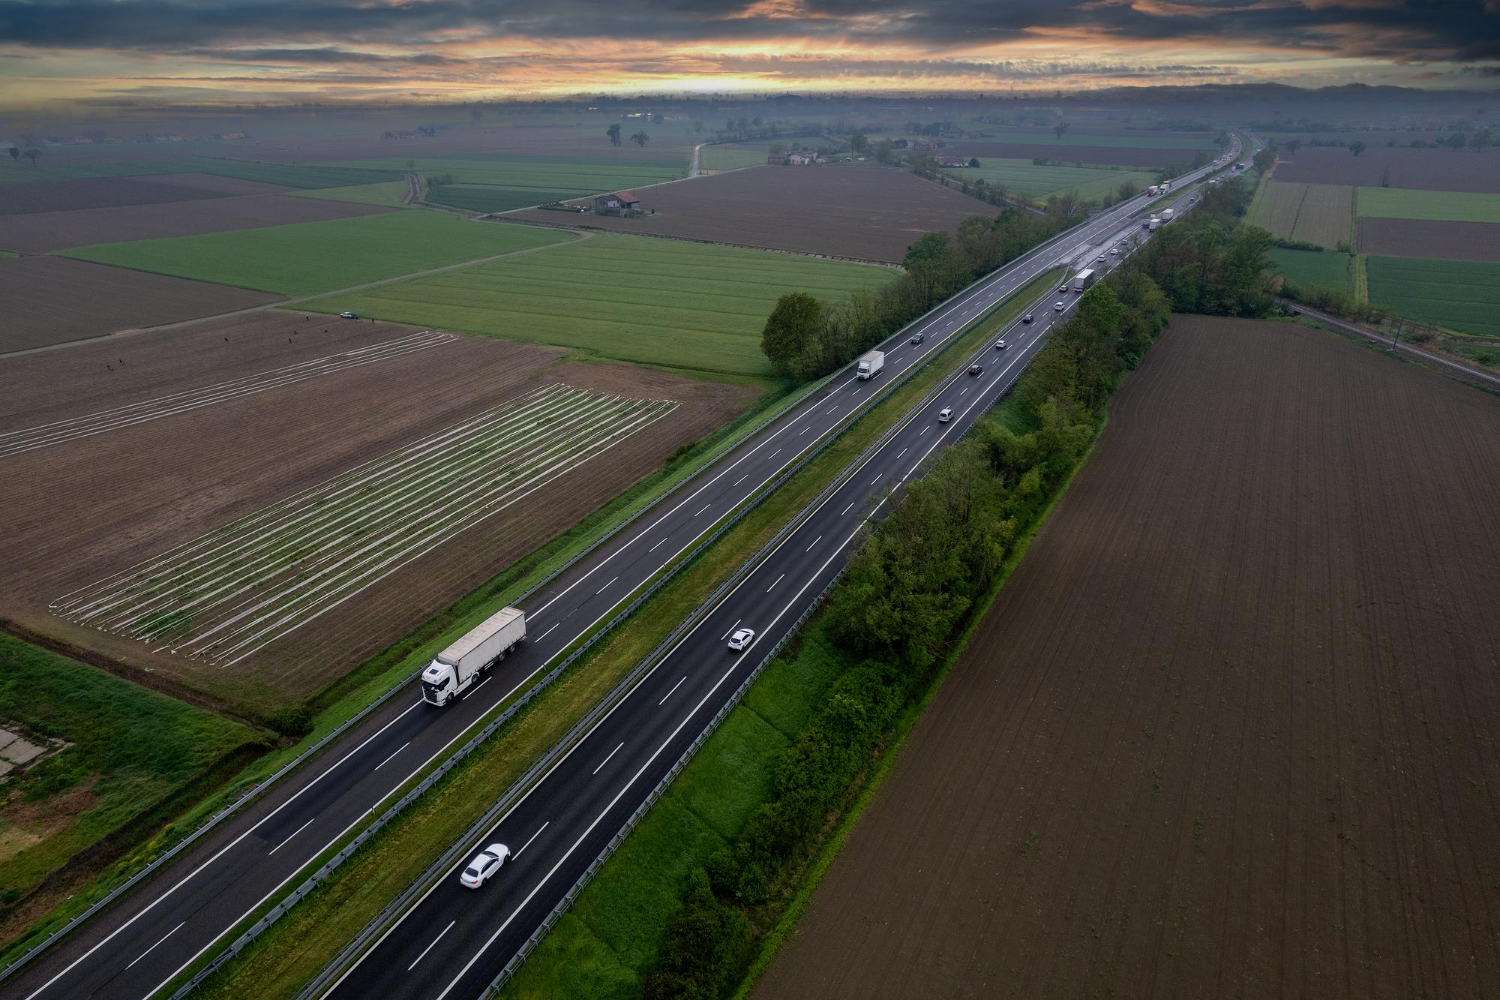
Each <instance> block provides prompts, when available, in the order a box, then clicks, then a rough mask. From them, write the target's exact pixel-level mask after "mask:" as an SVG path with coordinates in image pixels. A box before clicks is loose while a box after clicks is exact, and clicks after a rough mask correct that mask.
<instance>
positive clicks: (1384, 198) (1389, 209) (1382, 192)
mask: <svg viewBox="0 0 1500 1000" xmlns="http://www.w3.org/2000/svg"><path fill="white" fill-rule="evenodd" d="M1357 204H1358V206H1359V214H1360V216H1361V217H1364V216H1373V217H1375V218H1381V219H1428V220H1433V221H1438V222H1445V221H1446V222H1500V194H1476V193H1473V192H1469V191H1408V190H1406V189H1404V188H1382V187H1362V188H1360V189H1359V199H1358V202H1357Z"/></svg>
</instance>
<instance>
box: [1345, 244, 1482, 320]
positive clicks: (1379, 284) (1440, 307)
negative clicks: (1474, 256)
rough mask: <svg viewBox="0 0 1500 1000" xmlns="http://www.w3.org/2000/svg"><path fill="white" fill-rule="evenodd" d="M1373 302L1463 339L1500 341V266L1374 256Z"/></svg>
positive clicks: (1371, 272)
mask: <svg viewBox="0 0 1500 1000" xmlns="http://www.w3.org/2000/svg"><path fill="white" fill-rule="evenodd" d="M1368 269H1369V276H1370V302H1371V303H1372V304H1374V305H1377V306H1384V307H1385V308H1387V309H1390V310H1392V311H1393V312H1395V313H1397V314H1399V315H1401V316H1409V317H1411V318H1412V319H1417V320H1421V321H1423V322H1425V323H1431V324H1433V325H1434V326H1441V327H1446V328H1448V329H1450V330H1456V331H1458V332H1459V333H1474V334H1480V335H1483V336H1488V337H1500V264H1496V263H1490V262H1483V261H1473V260H1423V259H1420V258H1414V257H1379V256H1371V257H1370V258H1369V262H1368Z"/></svg>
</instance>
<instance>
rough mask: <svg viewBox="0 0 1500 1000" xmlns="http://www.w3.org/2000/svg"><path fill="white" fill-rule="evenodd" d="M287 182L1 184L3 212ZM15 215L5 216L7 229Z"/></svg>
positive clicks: (168, 179) (219, 193) (116, 203)
mask: <svg viewBox="0 0 1500 1000" xmlns="http://www.w3.org/2000/svg"><path fill="white" fill-rule="evenodd" d="M285 190H286V188H283V187H279V186H277V185H275V184H261V183H259V182H257V181H244V180H240V179H238V178H236V177H216V176H214V175H213V174H170V175H165V176H159V177H89V178H84V179H81V180H70V181H36V182H33V183H30V184H6V185H0V215H30V214H32V213H34V212H63V211H74V210H78V211H82V210H86V209H91V208H118V207H121V206H124V205H155V204H160V203H164V202H179V201H196V200H200V199H204V198H226V197H229V196H231V195H247V194H275V193H277V192H279V191H285ZM11 221H13V220H7V222H6V228H7V230H8V229H9V227H10V225H11Z"/></svg>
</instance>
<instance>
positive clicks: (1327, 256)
mask: <svg viewBox="0 0 1500 1000" xmlns="http://www.w3.org/2000/svg"><path fill="white" fill-rule="evenodd" d="M1349 256H1350V255H1349V254H1346V253H1332V252H1329V251H1322V252H1319V251H1317V250H1283V249H1282V248H1281V247H1273V248H1272V249H1271V260H1272V261H1273V262H1274V263H1275V264H1276V270H1278V271H1279V272H1281V275H1282V277H1284V278H1286V280H1287V282H1288V284H1291V285H1295V286H1296V287H1298V288H1304V289H1305V288H1335V289H1338V290H1339V291H1342V292H1347V293H1348V294H1350V295H1353V294H1354V289H1353V288H1352V287H1351V286H1350V283H1349Z"/></svg>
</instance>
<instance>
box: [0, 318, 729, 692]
mask: <svg viewBox="0 0 1500 1000" xmlns="http://www.w3.org/2000/svg"><path fill="white" fill-rule="evenodd" d="M419 332H420V331H418V330H414V329H412V328H410V327H402V326H395V325H391V324H381V323H370V322H364V321H361V322H352V321H347V320H338V319H335V318H332V317H327V316H312V317H311V318H310V319H308V318H305V317H304V315H303V314H301V313H292V312H286V311H281V310H276V311H271V312H262V313H256V314H252V315H249V316H245V317H239V318H236V319H235V320H233V321H226V322H217V321H216V322H212V323H205V324H196V325H194V326H193V327H190V328H184V329H180V330H174V331H170V332H164V333H161V334H151V335H146V336H142V337H134V338H126V339H122V340H118V341H107V342H101V343H99V344H86V345H80V346H78V347H76V348H72V349H69V350H67V351H58V352H47V353H42V354H35V355H28V356H22V357H18V358H13V359H8V360H5V361H0V386H3V387H4V390H5V391H4V392H3V393H0V398H3V400H4V402H3V404H0V431H14V430H18V429H22V428H28V427H35V426H37V425H40V424H45V423H50V422H54V421H60V420H66V419H69V418H76V417H79V416H81V415H85V414H91V413H98V412H100V411H103V410H107V409H110V408H113V407H118V406H122V405H126V404H129V403H133V402H137V401H141V400H147V399H156V398H158V397H161V396H165V395H169V394H172V393H175V392H182V391H186V390H189V389H194V388H198V387H202V386H205V385H210V384H214V383H220V382H227V381H230V380H234V379H240V378H245V377H248V376H252V375H255V374H257V373H263V372H267V371H270V370H273V369H280V368H283V367H287V366H292V365H297V364H301V363H305V362H309V361H311V360H313V359H317V358H325V357H330V356H334V355H338V354H341V353H344V352H349V351H351V350H357V349H360V348H365V347H369V346H371V345H374V344H378V343H383V342H389V341H391V340H393V339H395V338H398V337H408V336H411V335H413V334H417V333H419ZM225 338H228V339H227V340H226V339H225ZM289 341H290V342H289ZM562 353H563V352H562V351H560V350H558V349H556V348H550V347H542V346H524V345H518V344H513V343H509V342H505V341H497V340H491V339H488V338H470V337H453V338H452V339H451V340H448V341H447V342H445V343H440V344H438V345H436V346H431V347H428V348H426V349H422V350H418V351H415V352H412V353H408V354H405V355H402V356H401V357H399V358H397V359H395V360H387V361H378V362H374V363H370V364H364V365H359V366H356V367H347V368H343V369H341V370H336V371H332V372H330V373H327V374H320V375H318V376H316V377H311V378H307V379H305V380H302V381H298V382H296V383H294V384H289V385H282V386H279V387H275V388H270V389H267V390H265V391H261V392H257V393H254V394H249V395H242V396H238V397H235V398H231V399H226V400H224V401H221V402H216V403H214V404H212V405H207V406H201V407H198V408H194V409H191V410H188V411H186V412H181V413H177V414H175V415H168V416H164V417H161V418H159V419H153V420H149V421H145V422H141V423H137V424H133V425H129V426H123V427H118V428H115V429H111V430H109V431H107V432H104V433H98V434H95V435H92V436H87V437H81V438H78V439H75V440H71V441H67V442H64V443H60V444H56V445H52V446H48V447H41V448H37V449H35V450H30V451H24V452H20V453H17V454H10V455H7V456H5V457H0V467H3V472H4V475H3V476H0V506H3V508H4V509H5V510H6V512H7V539H8V541H9V542H10V551H11V552H12V554H13V558H11V559H9V560H8V566H7V569H8V572H7V573H6V574H5V578H4V579H3V581H0V618H4V619H7V620H9V621H11V622H13V623H15V624H16V625H18V626H19V627H20V629H21V630H22V631H24V632H27V633H33V634H36V635H39V636H42V637H44V638H45V639H46V640H48V641H49V642H50V643H51V644H52V645H54V646H58V647H61V648H64V649H68V650H72V651H74V652H75V653H76V654H77V655H81V656H83V657H84V658H86V659H89V660H90V661H92V662H96V663H104V664H105V665H107V666H109V667H111V668H112V669H114V670H116V671H117V672H120V673H122V674H124V675H126V676H129V677H131V678H132V679H135V680H140V681H143V682H145V683H148V684H151V685H152V686H155V687H158V688H161V689H165V690H168V691H169V692H173V693H184V689H186V691H188V692H196V700H204V698H205V697H206V698H207V700H208V701H210V702H212V703H218V704H230V705H234V706H236V707H238V708H240V709H245V708H249V709H252V710H256V711H262V712H265V711H274V710H276V709H277V708H278V707H281V706H283V705H285V704H288V703H293V702H296V701H300V700H302V699H304V698H305V697H307V696H308V695H309V694H311V693H312V692H314V691H316V690H317V689H319V688H321V687H322V686H324V685H326V684H327V683H328V682H329V681H331V680H333V679H335V678H337V677H339V676H341V675H342V674H343V673H344V672H346V671H347V670H348V669H350V668H351V667H353V666H355V665H356V664H358V663H359V662H361V661H362V660H363V659H365V658H366V657H368V656H369V655H371V654H372V653H374V652H377V651H379V650H380V649H383V648H385V647H386V646H387V645H389V644H390V643H391V642H394V641H395V640H397V639H399V638H400V637H401V636H403V635H405V634H406V633H407V632H408V631H410V630H411V629H412V628H414V627H416V626H417V625H419V624H420V623H421V622H423V621H425V620H427V619H428V618H429V617H431V616H432V615H433V614H435V613H436V612H438V611H439V610H441V609H442V608H443V607H445V606H446V605H447V604H449V603H451V602H452V601H453V600H456V599H457V598H459V597H460V596H462V595H463V594H465V593H467V592H468V591H470V590H472V589H473V588H474V587H475V586H477V585H478V584H479V583H481V582H483V581H484V580H486V579H488V578H490V577H491V576H493V575H494V574H495V573H497V572H499V570H500V569H502V568H503V567H504V566H506V565H508V564H509V563H510V562H511V561H513V560H514V559H515V558H517V557H519V556H520V555H522V554H524V553H525V552H528V551H530V550H531V549H533V548H534V547H536V546H537V545H539V544H541V543H542V542H544V541H546V540H547V539H549V538H551V537H553V536H554V535H556V534H557V533H559V532H561V531H563V530H565V529H566V528H567V527H569V526H571V525H572V524H573V523H574V522H576V521H577V520H578V519H579V518H581V517H583V516H584V515H585V514H587V513H588V512H590V511H592V510H593V509H595V508H596V507H597V506H598V505H599V504H601V503H603V502H604V501H605V500H607V499H608V498H610V497H612V496H614V495H615V494H617V493H619V492H620V491H621V490H623V489H625V488H626V487H627V486H629V485H630V484H631V483H633V482H635V481H636V480H638V479H639V478H640V477H642V476H644V475H645V474H647V473H648V472H650V471H651V470H652V469H654V468H656V467H657V466H659V465H660V464H661V463H662V462H664V461H665V460H666V458H667V457H668V456H669V455H670V454H671V453H672V452H673V451H674V450H675V449H676V448H678V447H679V446H680V445H682V444H685V443H687V442H689V441H693V440H696V439H698V438H701V437H703V436H705V435H706V434H708V433H709V432H710V431H711V430H713V429H714V428H716V427H718V426H719V425H720V424H722V423H723V422H725V421H726V420H728V419H730V418H731V417H732V416H733V415H734V414H736V413H738V412H740V411H741V410H742V409H743V408H744V407H745V406H747V405H748V404H749V402H750V400H751V397H752V396H753V395H754V389H753V387H748V386H730V385H724V384H722V383H717V382H709V381H702V380H696V379H688V378H682V377H678V376H673V375H669V374H665V373H662V372H657V371H651V370H645V369H638V368H634V367H630V366H625V365H584V364H576V363H567V362H564V361H563V360H562ZM121 362H123V365H122V364H121ZM557 382H562V383H566V384H568V385H572V386H575V387H577V388H580V389H589V390H594V391H597V392H605V393H615V394H619V395H624V396H629V397H636V398H652V399H671V400H675V401H677V402H678V403H679V404H680V405H679V406H677V408H676V409H675V410H673V411H672V412H671V413H670V414H669V415H668V416H666V417H664V418H662V419H660V420H658V421H656V422H655V423H653V424H651V425H649V426H648V427H646V428H644V429H643V430H641V431H639V432H638V433H635V434H633V435H631V436H629V437H626V438H624V439H623V440H622V441H621V442H620V443H619V444H618V445H617V446H615V447H614V448H612V449H610V450H609V451H608V452H605V453H604V454H603V455H601V456H598V457H597V458H596V459H594V460H591V461H589V462H586V463H584V464H583V465H581V466H579V467H578V468H576V469H574V470H573V471H571V472H568V473H567V474H566V475H563V476H561V477H560V478H557V479H555V480H553V481H552V482H551V483H550V484H549V485H547V486H546V487H544V488H542V489H540V490H538V491H537V492H535V493H534V494H531V495H530V496H528V497H526V498H524V499H522V500H520V501H519V502H517V503H515V504H514V505H513V506H511V507H508V508H506V509H505V510H503V511H502V512H501V513H499V514H496V515H495V516H493V517H491V518H489V519H487V520H485V521H482V522H480V523H479V524H478V525H476V526H474V527H471V528H470V529H468V530H467V531H465V532H463V533H462V534H461V535H459V536H458V537H457V538H455V539H453V540H452V541H451V542H449V543H447V544H444V545H442V546H440V547H439V548H437V549H435V550H434V551H433V552H430V553H428V554H427V555H424V556H422V557H421V558H419V559H417V560H415V561H414V562H411V563H409V564H407V565H406V566H404V567H402V568H401V569H399V570H397V571H396V572H395V573H394V574H392V575H390V576H387V577H385V578H384V579H383V580H381V581H379V582H378V583H376V584H374V585H373V586H371V587H369V588H368V589H366V590H364V591H362V592H360V593H359V594H358V595H357V596H356V597H355V598H353V599H351V600H347V601H345V602H344V603H343V604H342V605H340V606H339V607H337V608H336V609H335V610H333V611H331V612H330V613H327V614H325V615H323V616H322V617H319V618H317V619H316V620H315V621H313V622H311V623H309V624H308V625H306V626H304V627H302V628H300V629H298V630H296V631H294V632H292V633H290V635H288V636H286V637H285V638H283V639H281V640H278V641H277V642H275V643H273V644H272V645H271V646H269V647H267V648H266V649H265V650H263V651H262V652H261V653H258V654H256V655H255V656H252V657H250V658H249V659H247V660H245V661H243V662H241V663H239V664H237V665H235V666H234V667H232V668H227V669H226V668H220V667H217V666H213V665H211V664H208V663H206V662H204V661H203V660H201V659H197V660H194V659H188V658H186V657H181V656H173V655H171V654H169V653H165V652H161V653H154V652H151V651H150V650H149V649H148V647H147V646H146V645H145V644H144V643H141V642H137V641H135V640H132V639H128V638H124V637H122V636H117V635H112V634H108V633H105V632H101V631H97V630H95V629H92V628H88V627H85V626H81V625H75V624H72V623H69V622H66V621H63V620H62V619H60V618H58V617H56V616H55V615H53V614H52V613H50V612H49V611H48V604H49V602H52V601H54V600H56V599H57V598H58V597H61V596H62V595H64V594H67V593H69V592H71V591H73V590H75V589H77V588H79V587H83V586H86V585H88V584H90V583H93V582H95V581H99V580H102V579H104V578H106V577H108V576H110V575H111V574H114V573H118V572H120V571H123V570H126V569H128V568H129V567H131V566H134V565H135V564H137V563H139V562H141V561H142V560H145V559H149V558H151V557H153V556H156V555H158V554H159V553H161V552H163V551H165V550H167V549H169V548H171V547H172V546H174V545H177V544H179V543H181V542H185V541H189V540H192V539H195V538H198V537H200V536H202V535H204V534H205V533H207V532H211V531H214V530H216V529H218V528H220V527H222V526H224V525H227V524H229V523H230V522H232V521H233V520H235V519H236V518H238V517H242V516H244V515H247V514H250V513H252V512H254V511H256V510H259V509H261V508H263V507H265V506H266V505H268V504H272V503H275V502H277V501H280V500H283V499H284V498H287V497H289V496H291V495H293V494H295V493H297V492H298V491H300V490H303V489H305V488H307V487H310V486H313V485H315V484H317V483H320V482H323V481H325V480H327V479H329V478H331V477H333V476H336V475H338V474H340V473H342V472H345V471H346V470H349V469H351V468H353V467H355V466H357V465H359V464H361V463H363V462H366V461H369V460H371V459H374V458H377V457H379V456H381V455H385V454H387V453H388V452H390V451H392V450H393V449H395V448H398V447H400V446H401V445H403V444H406V443H409V442H412V441H415V440H417V439H419V438H422V437H424V436H426V435H429V434H432V433H434V432H436V431H438V430H440V429H442V428H444V427H448V426H451V425H453V424H455V423H457V422H458V421H460V420H462V419H463V418H465V417H468V416H471V415H474V414H477V413H479V412H481V411H484V410H487V409H489V408H491V407H494V406H496V405H497V404H499V403H502V402H504V401H505V400H507V399H510V398H513V397H515V396H518V395H520V394H522V393H524V392H528V391H530V390H532V389H534V388H536V387H538V386H540V385H548V384H552V383H557ZM57 385H70V386H75V387H77V391H76V392H73V393H69V394H67V395H66V397H64V398H55V397H56V394H55V393H49V392H48V391H47V387H48V386H53V387H55V386H57ZM3 440H4V439H0V443H3Z"/></svg>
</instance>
